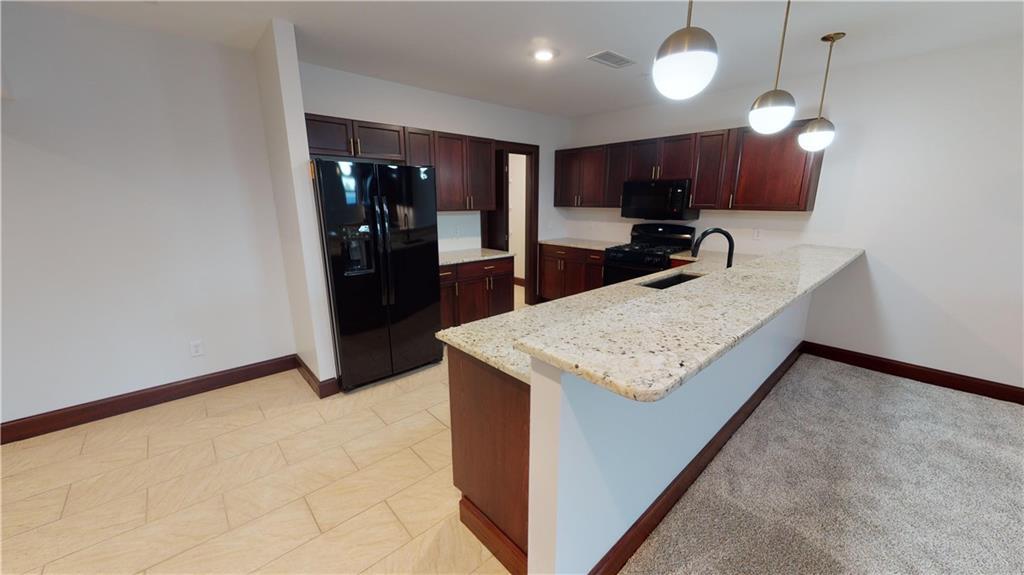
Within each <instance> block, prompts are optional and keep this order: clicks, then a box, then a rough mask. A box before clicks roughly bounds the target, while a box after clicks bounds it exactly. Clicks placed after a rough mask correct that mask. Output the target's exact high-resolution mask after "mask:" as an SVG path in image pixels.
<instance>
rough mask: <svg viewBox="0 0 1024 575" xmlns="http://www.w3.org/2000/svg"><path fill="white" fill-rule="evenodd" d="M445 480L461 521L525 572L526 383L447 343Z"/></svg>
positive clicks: (512, 567)
mask: <svg viewBox="0 0 1024 575" xmlns="http://www.w3.org/2000/svg"><path fill="white" fill-rule="evenodd" d="M448 393H449V400H450V403H451V417H452V422H451V423H452V425H451V429H452V478H453V480H454V483H455V487H457V488H458V489H459V491H461V492H462V500H463V501H462V504H461V505H460V507H461V509H462V513H461V516H462V520H463V523H464V524H465V525H466V527H468V528H469V529H470V531H473V532H474V534H476V536H477V537H478V538H479V539H480V540H481V541H483V542H484V544H486V545H487V547H488V548H489V549H490V550H491V552H492V553H494V556H495V557H496V558H497V559H498V560H499V561H501V563H502V564H503V565H504V566H505V568H506V569H508V570H509V571H510V572H511V573H513V574H516V575H519V574H524V573H526V553H527V516H528V510H529V486H530V386H529V385H527V384H526V383H523V382H522V381H519V380H518V379H516V378H514V377H512V376H510V375H508V374H506V373H503V372H501V371H498V370H497V369H495V368H493V367H491V366H489V365H487V364H485V363H483V362H481V361H479V360H477V359H474V358H472V357H470V356H469V355H467V354H465V353H463V352H461V351H459V350H457V349H455V348H452V347H449V348H448Z"/></svg>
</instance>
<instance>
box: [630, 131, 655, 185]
mask: <svg viewBox="0 0 1024 575" xmlns="http://www.w3.org/2000/svg"><path fill="white" fill-rule="evenodd" d="M657 167H658V140H642V141H640V142H630V143H629V170H628V171H627V173H626V179H627V180H630V181H633V180H653V179H654V177H655V175H656V174H655V170H657Z"/></svg>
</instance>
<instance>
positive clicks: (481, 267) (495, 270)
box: [459, 257, 513, 280]
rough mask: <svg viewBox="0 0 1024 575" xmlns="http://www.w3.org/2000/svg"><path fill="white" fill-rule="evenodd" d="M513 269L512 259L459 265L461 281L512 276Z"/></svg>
mask: <svg viewBox="0 0 1024 575" xmlns="http://www.w3.org/2000/svg"><path fill="white" fill-rule="evenodd" d="M512 267H513V263H512V258H510V257H507V258H498V259H493V260H481V261H477V262H468V263H464V264H459V279H460V280H462V279H472V278H478V277H483V276H492V275H503V274H511V273H512Z"/></svg>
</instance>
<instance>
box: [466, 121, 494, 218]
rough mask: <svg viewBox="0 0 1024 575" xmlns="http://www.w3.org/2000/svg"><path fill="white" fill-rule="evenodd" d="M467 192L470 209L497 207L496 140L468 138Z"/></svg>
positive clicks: (491, 208)
mask: <svg viewBox="0 0 1024 575" xmlns="http://www.w3.org/2000/svg"><path fill="white" fill-rule="evenodd" d="M466 154H467V160H466V165H467V170H466V193H467V194H469V197H470V201H469V209H471V210H493V209H495V208H496V207H497V198H496V195H495V193H494V140H487V139H484V138H473V137H469V138H467V139H466Z"/></svg>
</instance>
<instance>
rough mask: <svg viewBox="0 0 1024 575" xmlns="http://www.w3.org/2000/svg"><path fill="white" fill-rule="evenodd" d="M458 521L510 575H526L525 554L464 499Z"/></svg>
mask: <svg viewBox="0 0 1024 575" xmlns="http://www.w3.org/2000/svg"><path fill="white" fill-rule="evenodd" d="M459 519H460V520H461V521H462V524H463V525H465V526H466V528H468V529H469V530H470V531H472V532H473V535H476V537H477V539H479V540H480V542H481V543H483V544H484V546H485V547H487V548H488V549H490V550H491V553H494V557H495V558H496V559H497V560H498V561H500V562H501V564H502V565H504V566H505V569H508V572H509V573H510V574H511V575H526V553H525V552H524V551H523V550H522V549H520V548H519V546H518V545H516V544H515V542H513V541H512V540H511V539H509V538H508V536H507V535H505V534H504V533H502V531H501V529H498V526H497V525H495V524H494V523H493V522H492V521H491V520H490V519H488V518H487V516H486V515H484V514H483V512H482V511H480V509H479V508H477V506H476V505H474V504H473V502H472V501H470V500H469V499H466V498H465V497H463V498H462V499H460V500H459Z"/></svg>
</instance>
